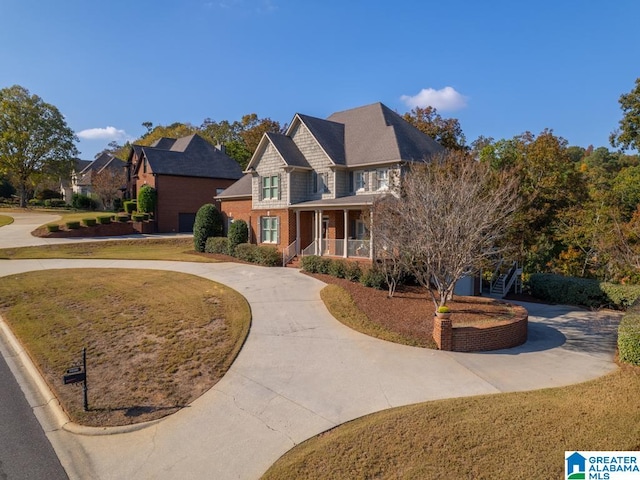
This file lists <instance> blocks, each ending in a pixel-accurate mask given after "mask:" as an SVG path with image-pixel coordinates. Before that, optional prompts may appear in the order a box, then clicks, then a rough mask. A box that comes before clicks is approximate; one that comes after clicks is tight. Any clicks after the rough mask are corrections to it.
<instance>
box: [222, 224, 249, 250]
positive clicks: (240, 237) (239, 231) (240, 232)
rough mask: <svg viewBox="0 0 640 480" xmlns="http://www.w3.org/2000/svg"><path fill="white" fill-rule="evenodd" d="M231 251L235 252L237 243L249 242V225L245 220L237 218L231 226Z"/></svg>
mask: <svg viewBox="0 0 640 480" xmlns="http://www.w3.org/2000/svg"><path fill="white" fill-rule="evenodd" d="M227 237H228V238H229V252H230V253H231V254H233V252H234V251H235V248H236V245H240V244H241V243H248V242H249V227H248V226H247V222H245V221H244V220H235V221H234V222H233V223H232V224H231V226H230V227H229V234H228V235H227Z"/></svg>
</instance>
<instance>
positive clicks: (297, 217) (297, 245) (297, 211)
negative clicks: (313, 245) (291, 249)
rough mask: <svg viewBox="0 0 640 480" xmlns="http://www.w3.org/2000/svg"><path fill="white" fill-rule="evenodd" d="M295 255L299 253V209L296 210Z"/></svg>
mask: <svg viewBox="0 0 640 480" xmlns="http://www.w3.org/2000/svg"><path fill="white" fill-rule="evenodd" d="M296 255H300V210H296Z"/></svg>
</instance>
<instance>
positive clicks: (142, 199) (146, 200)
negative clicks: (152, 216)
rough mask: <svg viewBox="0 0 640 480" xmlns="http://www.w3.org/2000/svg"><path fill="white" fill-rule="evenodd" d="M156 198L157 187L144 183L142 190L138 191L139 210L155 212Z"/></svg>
mask: <svg viewBox="0 0 640 480" xmlns="http://www.w3.org/2000/svg"><path fill="white" fill-rule="evenodd" d="M156 198H157V192H156V189H155V188H153V187H151V186H149V185H143V186H142V187H140V190H139V191H138V212H140V213H151V212H155V210H156Z"/></svg>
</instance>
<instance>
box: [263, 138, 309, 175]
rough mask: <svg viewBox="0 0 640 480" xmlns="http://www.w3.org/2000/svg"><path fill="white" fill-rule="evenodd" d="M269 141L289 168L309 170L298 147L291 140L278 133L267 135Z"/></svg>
mask: <svg viewBox="0 0 640 480" xmlns="http://www.w3.org/2000/svg"><path fill="white" fill-rule="evenodd" d="M266 136H267V138H268V139H269V141H270V142H271V143H272V144H273V146H274V147H275V148H276V150H278V152H279V153H280V156H281V157H282V159H283V160H284V162H285V163H286V164H287V165H289V166H291V167H302V168H311V167H310V165H309V162H307V159H306V158H304V155H302V152H301V151H300V150H299V149H298V146H297V145H296V144H295V143H293V140H291V138H289V137H287V136H286V135H282V134H279V133H267V134H266Z"/></svg>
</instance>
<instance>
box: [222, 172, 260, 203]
mask: <svg viewBox="0 0 640 480" xmlns="http://www.w3.org/2000/svg"><path fill="white" fill-rule="evenodd" d="M251 177H252V175H251V174H250V173H247V174H245V175H244V176H243V177H242V178H241V179H240V180H238V181H237V182H236V183H234V184H233V185H230V186H229V187H227V188H226V189H225V190H224V192H222V193H221V194H220V195H216V197H215V198H217V199H218V198H220V199H224V200H231V199H234V198H251Z"/></svg>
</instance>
